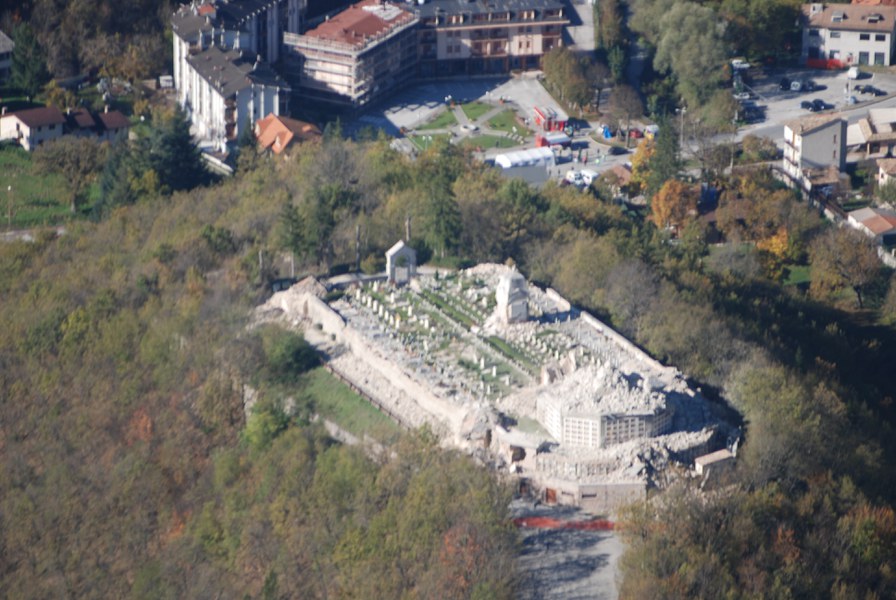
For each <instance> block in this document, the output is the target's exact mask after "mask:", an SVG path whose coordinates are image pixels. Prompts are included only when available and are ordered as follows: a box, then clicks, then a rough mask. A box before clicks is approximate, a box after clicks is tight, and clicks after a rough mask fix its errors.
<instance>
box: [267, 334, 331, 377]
mask: <svg viewBox="0 0 896 600" xmlns="http://www.w3.org/2000/svg"><path fill="white" fill-rule="evenodd" d="M262 344H263V347H264V355H265V366H264V371H265V374H266V375H267V378H268V379H269V380H270V381H272V382H274V383H282V384H291V383H296V381H297V380H298V378H299V376H300V375H301V374H302V373H304V372H306V371H308V370H310V369H313V368H314V367H316V366H317V365H318V364H320V359H319V358H318V356H317V353H316V352H315V351H314V348H312V347H311V346H310V345H309V344H308V342H306V341H305V338H304V337H302V336H301V335H299V334H297V333H294V332H292V331H286V330H285V329H280V328H279V327H271V328H268V329H267V330H266V331H264V332H263V334H262Z"/></svg>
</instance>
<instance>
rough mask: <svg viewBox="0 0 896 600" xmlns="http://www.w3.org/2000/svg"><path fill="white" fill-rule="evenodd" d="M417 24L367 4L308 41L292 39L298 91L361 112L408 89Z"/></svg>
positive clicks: (396, 8)
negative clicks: (404, 87)
mask: <svg viewBox="0 0 896 600" xmlns="http://www.w3.org/2000/svg"><path fill="white" fill-rule="evenodd" d="M417 23H418V19H417V17H416V15H415V14H414V13H413V12H411V11H410V10H405V9H404V8H403V7H402V6H401V5H399V4H393V3H388V2H379V1H378V0H364V1H363V2H359V3H358V4H355V5H353V6H351V7H349V8H347V9H346V10H344V11H342V12H340V13H338V14H337V15H335V16H334V17H332V18H330V19H328V20H326V21H325V22H323V23H321V24H320V25H318V26H317V27H315V28H314V29H311V30H309V31H306V32H305V34H304V35H287V36H286V40H285V43H286V51H287V55H288V57H289V60H290V62H291V63H292V64H291V66H290V67H289V69H290V71H291V72H293V71H294V72H295V73H297V74H298V82H299V83H298V90H297V91H298V92H299V93H300V94H301V95H302V96H303V97H307V98H309V99H311V100H320V101H326V102H331V103H335V104H343V105H348V106H352V107H359V106H363V105H365V104H367V103H369V102H370V101H371V100H373V99H375V98H377V97H380V96H382V95H384V94H386V93H387V92H389V91H391V90H393V89H395V88H396V87H399V86H401V85H403V84H405V83H407V82H408V81H409V80H410V79H411V78H412V77H413V76H414V74H415V69H416V65H417V39H416V31H415V28H416V25H417Z"/></svg>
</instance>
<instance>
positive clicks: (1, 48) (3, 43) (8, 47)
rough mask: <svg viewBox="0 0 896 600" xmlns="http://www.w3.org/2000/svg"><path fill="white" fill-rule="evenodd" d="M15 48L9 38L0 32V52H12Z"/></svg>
mask: <svg viewBox="0 0 896 600" xmlns="http://www.w3.org/2000/svg"><path fill="white" fill-rule="evenodd" d="M15 47H16V45H15V44H14V43H13V41H12V40H11V39H9V36H8V35H6V34H5V33H3V32H2V31H0V52H12V51H13V49H14V48H15Z"/></svg>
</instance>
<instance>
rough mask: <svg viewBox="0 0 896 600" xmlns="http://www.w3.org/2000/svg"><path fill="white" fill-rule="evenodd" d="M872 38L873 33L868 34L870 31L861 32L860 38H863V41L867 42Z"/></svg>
mask: <svg viewBox="0 0 896 600" xmlns="http://www.w3.org/2000/svg"><path fill="white" fill-rule="evenodd" d="M870 39H871V34H868V33H860V34H859V40H861V41H863V42H867V41H868V40H870Z"/></svg>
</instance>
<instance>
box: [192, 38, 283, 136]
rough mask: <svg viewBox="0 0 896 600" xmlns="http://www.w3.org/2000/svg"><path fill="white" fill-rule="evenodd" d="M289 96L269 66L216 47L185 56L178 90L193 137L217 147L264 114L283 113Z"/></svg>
mask: <svg viewBox="0 0 896 600" xmlns="http://www.w3.org/2000/svg"><path fill="white" fill-rule="evenodd" d="M289 94H290V88H289V86H288V85H287V84H286V82H285V81H284V80H283V79H281V78H280V76H279V75H277V73H275V72H274V70H273V69H272V68H271V67H270V65H268V64H267V63H265V62H263V61H261V60H260V59H258V58H256V59H255V60H254V61H253V60H252V59H249V58H248V57H244V55H243V52H242V51H240V50H222V49H220V48H218V47H217V46H211V47H209V48H207V49H205V50H203V51H202V52H199V53H197V54H194V55H190V56H188V57H187V60H186V65H185V68H184V73H183V74H182V79H181V87H180V88H178V96H179V100H180V102H181V105H182V106H183V107H184V110H186V111H187V114H188V115H189V117H190V120H191V121H192V123H193V129H194V133H195V135H196V136H198V137H199V138H201V139H205V140H210V141H213V142H215V143H216V144H221V145H223V144H225V143H226V142H229V141H233V140H235V139H236V138H237V136H239V134H240V133H241V132H242V130H243V128H244V127H250V128H251V127H252V126H253V124H254V123H255V121H257V120H258V119H260V118H261V117H263V116H265V115H267V114H270V113H273V114H275V115H279V114H281V113H286V110H287V107H288V103H289Z"/></svg>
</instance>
